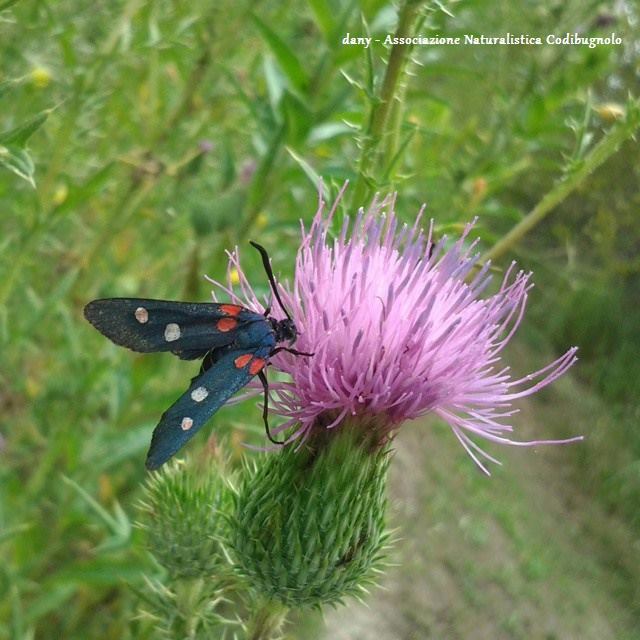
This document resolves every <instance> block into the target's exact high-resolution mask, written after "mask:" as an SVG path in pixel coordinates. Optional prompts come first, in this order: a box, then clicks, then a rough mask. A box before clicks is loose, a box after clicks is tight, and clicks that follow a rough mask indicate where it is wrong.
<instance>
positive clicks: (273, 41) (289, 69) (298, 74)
mask: <svg viewBox="0 0 640 640" xmlns="http://www.w3.org/2000/svg"><path fill="white" fill-rule="evenodd" d="M253 21H254V23H255V25H256V27H258V31H260V34H261V35H262V37H263V38H264V41H265V42H266V43H267V45H268V46H269V49H271V52H272V53H273V55H274V56H275V57H276V60H277V61H278V64H279V65H280V67H281V68H282V71H283V72H284V74H285V75H286V76H287V78H288V80H289V82H291V84H292V86H293V87H295V88H296V89H298V90H300V91H304V90H305V89H306V87H307V84H308V82H309V79H308V78H307V74H306V72H305V70H304V67H303V66H302V63H301V62H300V60H298V58H297V56H296V55H295V53H294V52H293V51H292V49H291V47H289V45H288V44H287V43H286V42H285V41H284V40H282V38H280V36H279V35H278V34H277V33H275V32H274V31H272V30H271V28H270V27H268V26H267V25H266V24H265V23H264V22H262V20H260V18H258V17H257V16H256V15H254V16H253Z"/></svg>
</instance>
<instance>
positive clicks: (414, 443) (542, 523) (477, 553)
mask: <svg viewBox="0 0 640 640" xmlns="http://www.w3.org/2000/svg"><path fill="white" fill-rule="evenodd" d="M585 394H586V391H585V390H583V389H580V387H579V386H578V385H577V384H576V383H575V382H574V381H572V380H571V379H568V380H565V381H561V384H560V385H559V386H558V387H556V388H555V389H553V390H550V391H547V392H545V394H544V395H543V396H541V397H538V398H537V399H536V401H535V402H534V403H531V402H529V403H526V402H522V403H521V404H520V408H521V409H522V412H521V413H520V415H519V416H518V417H517V425H518V426H519V428H520V429H521V430H520V431H519V434H518V435H519V436H520V437H522V438H523V439H527V438H531V437H534V436H535V435H536V434H537V435H539V434H541V433H544V434H545V435H547V436H548V435H549V434H552V435H556V434H557V435H558V436H560V434H565V435H566V434H567V433H575V432H576V430H577V431H578V432H583V433H587V434H588V432H589V423H590V421H592V420H593V419H594V418H593V415H590V411H589V407H590V403H589V402H583V400H585V399H586V395H585ZM568 416H571V419H569V418H568ZM572 425H573V426H572ZM573 446H580V445H573ZM488 450H489V451H490V452H491V453H493V454H494V455H497V457H498V458H499V459H501V460H502V461H503V463H504V466H503V467H500V468H497V469H495V471H494V474H493V476H492V478H489V479H487V478H485V477H484V476H483V475H482V474H480V473H478V472H477V471H476V469H475V468H474V466H473V464H472V463H471V461H470V460H469V459H468V458H467V457H466V454H465V453H464V451H463V450H462V448H460V447H459V446H458V443H457V441H456V440H455V438H454V437H453V436H452V435H451V434H450V433H447V430H446V428H445V426H444V425H442V424H440V423H435V422H431V421H427V422H423V423H413V424H407V425H406V426H405V428H404V431H403V433H402V434H401V436H400V437H399V438H398V440H397V452H396V456H395V460H394V461H393V464H392V472H391V482H390V488H391V496H392V510H391V514H390V517H389V523H390V526H396V527H398V528H399V532H398V536H400V538H401V539H400V540H399V541H398V542H397V543H396V545H395V549H394V553H393V557H392V560H393V561H394V562H395V563H397V566H395V567H394V568H392V569H390V570H389V571H388V572H387V574H386V576H385V577H384V579H383V583H382V584H383V589H377V590H375V591H374V592H373V593H372V594H371V596H370V597H369V598H368V600H367V604H366V605H364V604H359V603H355V602H350V603H349V605H348V606H347V607H343V608H340V609H337V610H333V611H327V612H325V624H326V627H325V630H324V631H323V632H322V633H321V634H320V635H319V637H320V638H322V640H324V639H327V640H328V639H329V638H331V640H365V639H366V640H371V639H377V640H422V639H431V638H434V639H438V640H457V639H464V640H467V639H473V640H489V639H491V640H496V639H505V640H507V639H508V640H512V639H527V640H531V639H533V640H535V639H538V638H539V639H541V640H573V639H576V640H578V639H579V640H621V639H628V640H631V639H634V638H640V626H637V625H640V621H639V620H638V617H637V611H638V609H637V607H636V617H635V619H634V614H633V613H632V602H631V601H628V600H627V598H629V597H631V596H629V594H633V592H634V587H633V586H631V585H630V583H631V582H632V581H634V580H635V583H636V584H637V581H638V580H639V579H640V565H639V564H638V557H639V554H640V548H639V544H638V541H637V540H635V539H634V538H633V536H632V532H631V531H629V530H628V529H627V528H626V526H625V525H624V523H622V522H620V521H618V520H616V519H615V518H612V517H611V516H610V515H608V514H607V513H605V512H604V510H603V509H602V507H601V506H600V505H599V504H596V503H595V501H594V500H593V499H591V498H589V497H588V496H586V495H584V494H583V493H581V490H580V485H579V478H577V477H576V471H575V469H576V465H575V463H574V461H572V457H573V456H575V455H576V452H574V451H570V450H569V449H568V448H567V447H540V448H538V449H536V450H532V449H518V448H508V449H507V448H504V447H503V448H499V447H495V446H494V447H492V448H491V449H488ZM572 474H573V475H572ZM636 593H637V591H636ZM636 604H637V603H636ZM300 637H303V636H300ZM307 637H311V634H309V635H308V636H307V635H304V638H305V639H306V638H307Z"/></svg>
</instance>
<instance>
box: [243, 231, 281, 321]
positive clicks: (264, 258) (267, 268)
mask: <svg viewBox="0 0 640 640" xmlns="http://www.w3.org/2000/svg"><path fill="white" fill-rule="evenodd" d="M249 244H250V245H251V246H252V247H253V248H254V249H257V250H258V251H259V252H260V256H261V257H262V265H263V266H264V270H265V271H266V272H267V278H269V284H270V285H271V290H272V291H273V295H274V296H275V297H276V300H277V301H278V304H279V305H280V308H281V309H282V311H283V312H284V315H285V316H287V318H288V319H289V320H291V316H290V315H289V312H288V311H287V309H286V307H285V306H284V304H283V303H282V300H281V298H280V294H279V293H278V287H277V286H276V279H275V278H274V277H273V271H272V269H271V263H270V262H269V254H268V253H267V250H266V249H265V248H264V247H263V246H262V245H259V244H258V243H257V242H254V241H253V240H249Z"/></svg>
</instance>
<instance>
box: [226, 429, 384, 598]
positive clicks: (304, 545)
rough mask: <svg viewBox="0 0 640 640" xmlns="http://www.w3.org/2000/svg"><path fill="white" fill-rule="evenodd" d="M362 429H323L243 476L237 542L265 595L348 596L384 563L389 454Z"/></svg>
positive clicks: (242, 565) (243, 567)
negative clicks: (375, 443) (367, 438)
mask: <svg viewBox="0 0 640 640" xmlns="http://www.w3.org/2000/svg"><path fill="white" fill-rule="evenodd" d="M358 427H359V425H357V423H354V424H347V423H344V424H343V425H342V426H341V428H340V429H335V430H331V431H323V432H320V433H319V434H318V436H317V437H316V438H313V437H312V438H309V439H308V440H307V442H306V443H305V444H304V445H302V446H301V447H296V446H293V445H291V446H288V447H285V448H283V450H282V451H281V452H279V453H270V454H268V455H265V456H264V457H263V458H262V459H261V461H260V462H259V463H258V465H257V466H256V467H254V468H253V469H249V470H247V472H246V473H245V474H243V479H242V481H241V485H240V487H239V489H238V493H237V495H236V498H235V511H234V515H233V517H232V526H231V533H230V537H231V546H232V551H233V552H234V556H235V561H236V563H237V567H238V569H239V571H240V572H241V573H242V574H243V575H244V576H245V577H246V578H247V579H248V581H249V583H250V584H251V585H252V586H253V587H254V588H255V590H256V591H257V592H259V593H260V595H262V596H263V597H266V598H268V599H271V600H273V601H277V602H280V603H282V604H285V605H287V606H290V607H294V606H295V607H299V606H313V605H321V604H326V603H331V602H336V601H340V600H341V599H342V598H343V597H344V596H347V595H357V594H358V593H360V592H362V591H364V587H365V585H367V584H369V583H371V582H372V573H373V572H374V571H375V570H376V569H379V568H380V567H381V565H382V564H383V555H384V549H385V546H386V541H387V537H388V536H387V534H386V533H385V508H386V496H385V483H386V475H387V467H388V462H389V455H388V450H387V449H385V448H381V447H378V446H375V447H374V446H371V445H370V444H367V443H366V442H364V440H363V436H364V435H367V437H370V433H371V432H370V431H366V430H365V429H361V428H358Z"/></svg>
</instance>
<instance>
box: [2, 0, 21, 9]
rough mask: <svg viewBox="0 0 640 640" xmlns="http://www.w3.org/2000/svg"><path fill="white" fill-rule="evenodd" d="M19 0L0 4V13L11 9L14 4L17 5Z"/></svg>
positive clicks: (8, 0) (7, 0) (6, 0)
mask: <svg viewBox="0 0 640 640" xmlns="http://www.w3.org/2000/svg"><path fill="white" fill-rule="evenodd" d="M18 2H20V0H5V1H4V2H0V11H4V10H5V9H8V8H9V7H12V6H13V5H14V4H17V3H18Z"/></svg>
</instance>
